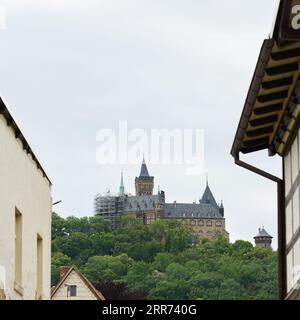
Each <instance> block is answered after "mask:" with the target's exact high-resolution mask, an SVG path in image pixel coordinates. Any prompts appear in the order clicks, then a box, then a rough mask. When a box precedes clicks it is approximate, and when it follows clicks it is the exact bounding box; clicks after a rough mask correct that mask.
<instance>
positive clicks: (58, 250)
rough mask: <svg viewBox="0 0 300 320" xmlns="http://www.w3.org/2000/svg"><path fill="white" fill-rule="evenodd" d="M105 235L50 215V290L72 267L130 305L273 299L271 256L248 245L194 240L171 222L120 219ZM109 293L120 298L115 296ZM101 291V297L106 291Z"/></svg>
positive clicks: (94, 222)
mask: <svg viewBox="0 0 300 320" xmlns="http://www.w3.org/2000/svg"><path fill="white" fill-rule="evenodd" d="M119 224H120V227H119V228H118V229H117V230H115V231H112V230H110V224H109V222H108V221H106V220H104V219H103V218H102V217H97V216H96V217H83V218H76V217H68V218H66V219H64V218H61V217H59V216H58V215H57V214H55V213H54V214H53V225H52V238H53V241H52V254H53V256H52V270H51V271H52V284H56V283H57V282H58V280H59V267H60V266H62V265H70V266H71V265H75V266H77V267H78V268H80V270H81V271H82V272H83V273H84V274H85V275H86V276H87V277H88V278H89V279H90V280H91V281H93V282H95V283H97V285H99V286H100V287H101V286H103V288H104V289H105V288H106V289H108V288H111V290H112V291H113V292H112V295H113V296H116V297H119V298H120V297H123V298H124V299H125V298H126V297H133V296H136V297H137V299H139V298H141V297H144V296H145V297H147V298H149V299H203V300H212V299H222V300H227V299H230V300H231V299H234V300H237V299H249V300H250V299H251V300H253V299H277V254H276V252H273V251H272V250H267V249H263V248H254V247H253V245H252V244H251V243H250V242H247V241H242V240H238V241H236V242H235V243H230V242H229V241H228V239H226V238H223V237H219V238H217V239H216V240H214V241H209V240H207V239H202V240H199V241H198V242H197V243H195V241H194V240H193V237H192V232H191V230H190V228H189V227H187V226H186V225H183V224H182V223H180V222H178V221H174V220H158V221H155V222H153V223H152V224H151V225H147V226H145V225H143V223H142V221H141V220H139V219H135V218H133V217H130V216H123V217H122V218H121V219H120V221H119ZM116 288H120V290H121V289H122V290H123V291H122V292H120V294H117V292H116V290H117V289H116ZM106 289H105V290H106Z"/></svg>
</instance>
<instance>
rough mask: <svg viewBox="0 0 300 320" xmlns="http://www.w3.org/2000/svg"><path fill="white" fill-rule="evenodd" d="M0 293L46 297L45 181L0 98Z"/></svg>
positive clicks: (16, 297)
mask: <svg viewBox="0 0 300 320" xmlns="http://www.w3.org/2000/svg"><path fill="white" fill-rule="evenodd" d="M0 140H1V143H0V144H1V149H0V221H1V223H0V297H1V298H2V299H12V300H20V299H28V300H34V299H50V274H51V268H50V263H51V211H52V201H51V182H50V180H49V178H48V177H47V175H46V173H45V171H44V170H43V168H42V166H41V165H40V163H39V161H38V160H37V158H36V156H35V155H34V153H33V151H32V149H31V148H30V146H29V144H28V142H27V141H26V139H25V137H24V136H23V134H22V132H21V131H20V129H19V127H18V126H17V124H16V122H15V121H14V119H13V117H12V115H11V113H10V112H9V110H8V108H7V106H6V104H5V103H4V102H3V100H2V99H1V98H0Z"/></svg>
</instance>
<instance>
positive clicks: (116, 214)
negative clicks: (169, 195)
mask: <svg viewBox="0 0 300 320" xmlns="http://www.w3.org/2000/svg"><path fill="white" fill-rule="evenodd" d="M153 190H154V177H153V176H150V174H149V171H148V168H147V165H146V162H145V159H143V163H142V166H141V171H140V175H139V176H138V177H136V178H135V196H132V195H130V194H126V193H125V187H124V181H123V173H122V174H121V183H120V187H119V193H118V194H111V193H110V192H108V193H107V194H105V195H101V194H98V195H96V197H95V214H96V215H99V216H102V217H104V218H105V219H109V220H110V221H111V226H112V229H116V228H117V227H118V221H119V218H120V216H121V215H129V216H133V217H136V218H138V219H141V220H142V222H143V223H144V224H145V225H148V224H151V223H152V222H153V221H155V220H157V219H169V220H178V221H181V222H182V223H184V224H188V225H190V226H191V228H192V230H193V232H194V235H195V236H197V237H200V238H208V239H214V238H216V237H218V236H221V235H223V236H225V237H229V233H228V232H227V231H226V229H225V217H224V206H223V203H222V202H221V204H217V202H216V200H215V198H214V196H213V194H212V192H211V190H210V187H209V185H208V182H207V184H206V188H205V191H204V193H203V195H202V197H201V199H200V200H199V203H196V202H194V203H177V202H176V201H174V202H173V203H166V201H165V192H164V191H161V190H158V192H157V194H153Z"/></svg>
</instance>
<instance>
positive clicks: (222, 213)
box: [219, 200, 224, 217]
mask: <svg viewBox="0 0 300 320" xmlns="http://www.w3.org/2000/svg"><path fill="white" fill-rule="evenodd" d="M219 212H220V215H221V216H222V217H224V205H223V200H222V201H221V205H220V207H219Z"/></svg>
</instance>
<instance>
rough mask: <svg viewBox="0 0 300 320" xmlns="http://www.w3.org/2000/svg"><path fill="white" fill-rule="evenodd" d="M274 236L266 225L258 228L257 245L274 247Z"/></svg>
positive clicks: (267, 247)
mask: <svg viewBox="0 0 300 320" xmlns="http://www.w3.org/2000/svg"><path fill="white" fill-rule="evenodd" d="M272 239H273V237H272V236H270V235H269V234H268V232H267V231H266V230H265V229H264V227H262V228H259V229H258V235H257V236H256V237H254V240H255V246H256V247H260V248H266V249H272V247H271V245H272Z"/></svg>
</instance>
